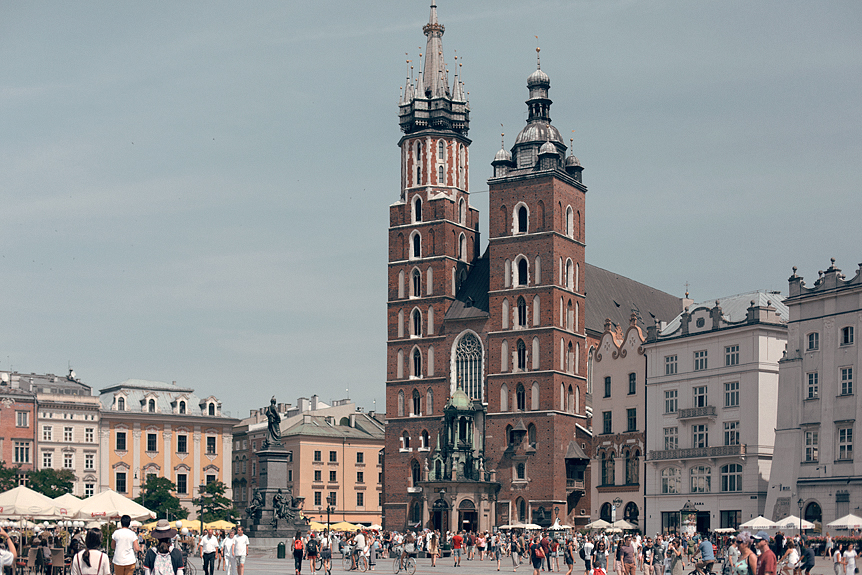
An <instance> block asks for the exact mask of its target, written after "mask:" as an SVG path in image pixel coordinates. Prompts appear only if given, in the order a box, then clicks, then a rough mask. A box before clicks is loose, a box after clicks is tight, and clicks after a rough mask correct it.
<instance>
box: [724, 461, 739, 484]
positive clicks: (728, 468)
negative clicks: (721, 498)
mask: <svg viewBox="0 0 862 575" xmlns="http://www.w3.org/2000/svg"><path fill="white" fill-rule="evenodd" d="M721 490H722V491H742V466H741V465H740V464H738V463H729V464H727V465H722V466H721Z"/></svg>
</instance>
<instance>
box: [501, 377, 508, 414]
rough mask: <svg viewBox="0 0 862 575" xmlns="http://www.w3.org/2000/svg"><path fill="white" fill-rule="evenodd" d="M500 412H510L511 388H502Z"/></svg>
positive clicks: (504, 386) (506, 386)
mask: <svg viewBox="0 0 862 575" xmlns="http://www.w3.org/2000/svg"><path fill="white" fill-rule="evenodd" d="M500 411H504V412H505V411H509V386H508V385H506V384H505V383H504V384H503V385H502V386H500Z"/></svg>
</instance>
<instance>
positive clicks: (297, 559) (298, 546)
mask: <svg viewBox="0 0 862 575" xmlns="http://www.w3.org/2000/svg"><path fill="white" fill-rule="evenodd" d="M304 557H305V545H303V544H302V533H301V532H299V531H297V532H296V536H295V537H294V538H293V567H294V569H296V575H299V574H300V573H302V560H303V558H304ZM311 568H312V569H314V566H313V565H312V567H311Z"/></svg>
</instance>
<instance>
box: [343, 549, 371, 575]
mask: <svg viewBox="0 0 862 575" xmlns="http://www.w3.org/2000/svg"><path fill="white" fill-rule="evenodd" d="M351 557H352V555H351V553H350V552H346V553H345V554H344V558H343V559H342V560H341V563H342V567H344V570H345V571H352V570H353V560H352V559H351ZM356 569H357V570H358V571H362V572H363V573H364V572H366V571H368V558H367V557H366V556H365V554H364V553H360V554H359V555H358V556H357V557H356Z"/></svg>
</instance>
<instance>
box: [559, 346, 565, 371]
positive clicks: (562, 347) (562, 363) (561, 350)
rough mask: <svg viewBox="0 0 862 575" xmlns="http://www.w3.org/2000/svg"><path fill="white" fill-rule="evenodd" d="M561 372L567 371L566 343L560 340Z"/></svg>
mask: <svg viewBox="0 0 862 575" xmlns="http://www.w3.org/2000/svg"><path fill="white" fill-rule="evenodd" d="M560 371H566V343H565V342H564V341H563V338H560Z"/></svg>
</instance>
